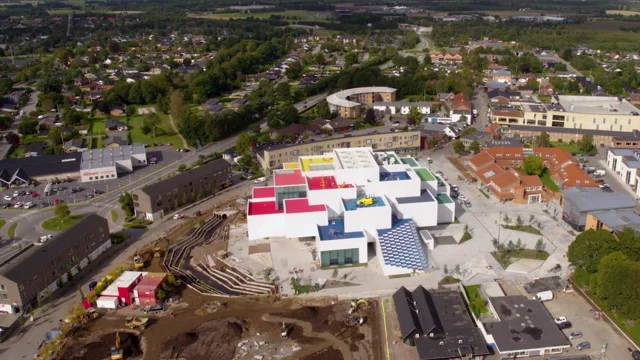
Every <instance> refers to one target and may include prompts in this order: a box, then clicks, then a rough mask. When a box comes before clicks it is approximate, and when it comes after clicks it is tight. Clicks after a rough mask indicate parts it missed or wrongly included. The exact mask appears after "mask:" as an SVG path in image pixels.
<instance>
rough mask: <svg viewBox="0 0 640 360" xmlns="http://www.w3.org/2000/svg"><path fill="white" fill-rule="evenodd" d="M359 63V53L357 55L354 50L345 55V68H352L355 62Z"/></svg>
mask: <svg viewBox="0 0 640 360" xmlns="http://www.w3.org/2000/svg"><path fill="white" fill-rule="evenodd" d="M357 63H358V55H356V53H354V52H349V53H347V54H346V55H345V56H344V67H345V68H347V69H348V68H350V67H352V66H353V65H354V64H357Z"/></svg>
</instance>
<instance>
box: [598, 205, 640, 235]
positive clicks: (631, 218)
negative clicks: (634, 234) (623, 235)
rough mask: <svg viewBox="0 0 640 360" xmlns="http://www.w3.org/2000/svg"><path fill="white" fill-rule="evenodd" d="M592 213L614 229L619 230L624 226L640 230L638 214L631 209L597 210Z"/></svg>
mask: <svg viewBox="0 0 640 360" xmlns="http://www.w3.org/2000/svg"><path fill="white" fill-rule="evenodd" d="M592 215H593V216H595V217H596V218H597V219H598V220H599V221H600V222H601V223H603V224H604V225H606V226H607V227H609V228H611V229H613V230H615V231H620V230H623V229H624V228H632V229H634V230H636V231H640V216H638V215H637V214H636V213H635V212H634V211H633V210H631V209H621V210H607V211H597V212H594V213H592Z"/></svg>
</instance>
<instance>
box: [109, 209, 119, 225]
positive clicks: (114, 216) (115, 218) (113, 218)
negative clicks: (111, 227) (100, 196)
mask: <svg viewBox="0 0 640 360" xmlns="http://www.w3.org/2000/svg"><path fill="white" fill-rule="evenodd" d="M111 221H112V222H113V223H114V224H115V223H116V221H118V212H117V211H115V210H113V209H111Z"/></svg>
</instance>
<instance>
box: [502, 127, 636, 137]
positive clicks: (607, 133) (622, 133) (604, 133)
mask: <svg viewBox="0 0 640 360" xmlns="http://www.w3.org/2000/svg"><path fill="white" fill-rule="evenodd" d="M503 127H508V128H509V129H511V132H517V130H521V131H536V132H541V131H545V132H547V133H549V134H552V133H562V134H575V135H579V136H582V135H585V134H589V135H594V136H596V135H600V136H611V137H620V136H631V135H632V133H631V132H625V131H605V130H592V129H570V128H561V127H551V126H532V125H531V126H530V125H512V124H504V125H503Z"/></svg>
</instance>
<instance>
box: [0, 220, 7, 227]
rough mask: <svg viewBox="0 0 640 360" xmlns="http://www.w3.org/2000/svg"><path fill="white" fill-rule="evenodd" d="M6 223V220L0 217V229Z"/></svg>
mask: <svg viewBox="0 0 640 360" xmlns="http://www.w3.org/2000/svg"><path fill="white" fill-rule="evenodd" d="M6 223H7V220H4V219H0V229H2V227H3V226H4V225H5V224H6Z"/></svg>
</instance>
